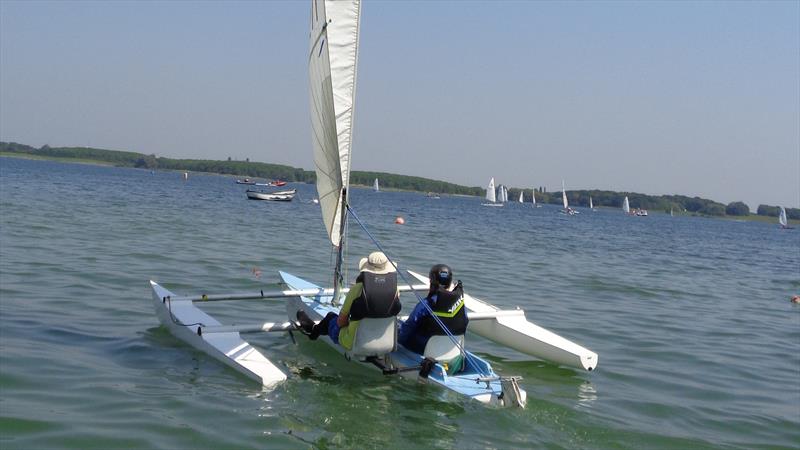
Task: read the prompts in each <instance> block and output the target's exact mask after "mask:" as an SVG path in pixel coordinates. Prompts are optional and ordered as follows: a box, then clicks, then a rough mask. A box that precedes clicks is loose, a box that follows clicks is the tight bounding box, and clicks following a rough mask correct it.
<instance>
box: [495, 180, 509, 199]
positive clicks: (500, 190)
mask: <svg viewBox="0 0 800 450" xmlns="http://www.w3.org/2000/svg"><path fill="white" fill-rule="evenodd" d="M497 201H498V203H508V190H507V189H506V187H505V186H503V185H502V184H501V185H500V186H498V187H497Z"/></svg>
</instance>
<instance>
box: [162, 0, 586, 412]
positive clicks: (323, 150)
mask: <svg viewBox="0 0 800 450" xmlns="http://www.w3.org/2000/svg"><path fill="white" fill-rule="evenodd" d="M360 15H361V4H360V2H359V1H353V0H351V1H332V0H313V2H312V9H311V36H310V51H309V52H308V54H307V57H308V60H309V63H308V65H309V72H310V76H309V81H310V83H309V85H310V90H311V93H310V94H311V95H310V96H309V97H310V100H311V108H310V109H311V125H312V130H313V136H314V139H313V146H314V160H315V166H316V175H317V180H316V183H317V192H318V194H319V202H320V209H321V214H322V219H323V222H324V225H325V230H326V231H327V235H328V239H329V240H330V242H331V243H332V244H333V246H334V248H335V249H336V252H335V254H336V256H335V259H336V261H335V268H334V270H333V288H324V287H320V286H317V285H315V284H312V283H310V282H308V281H305V280H302V279H300V278H298V277H296V276H294V275H291V274H288V273H286V272H279V276H280V278H281V279H282V280H283V284H284V285H285V287H286V288H285V289H283V290H270V291H268V290H261V291H258V292H253V293H236V294H226V295H209V294H201V295H194V296H178V295H176V294H174V293H172V292H170V291H168V290H167V289H165V288H163V287H161V286H160V285H158V284H157V283H155V282H152V281H151V286H152V289H153V296H152V297H153V304H154V306H155V309H156V313H157V315H158V318H159V321H160V322H161V323H162V325H163V326H164V327H166V328H168V329H169V330H170V332H171V333H172V334H173V335H174V336H176V337H178V338H179V339H181V340H183V341H185V342H187V343H188V344H190V345H192V346H194V347H195V348H197V349H199V350H201V351H203V352H205V353H207V354H208V355H210V356H212V357H214V358H216V359H218V360H219V361H221V362H223V363H225V364H227V365H229V366H230V367H232V368H234V369H236V370H237V371H239V372H241V373H243V374H245V375H246V376H248V377H250V378H252V379H255V380H258V381H259V382H261V383H262V384H263V385H265V386H274V385H275V384H277V383H280V382H281V381H283V380H285V379H286V375H285V373H284V371H283V370H282V369H281V368H279V367H278V366H276V365H275V364H273V363H272V362H271V361H270V360H268V359H267V358H266V357H265V356H264V355H263V354H262V353H261V352H260V351H259V350H257V349H256V348H254V347H253V346H251V345H250V344H249V343H248V342H246V341H244V340H242V339H241V336H240V333H245V332H287V331H293V330H298V329H299V328H300V327H299V324H298V323H297V313H298V311H303V312H305V313H306V314H307V315H308V316H309V317H310V318H311V319H312V320H314V321H319V320H320V319H322V318H323V317H325V315H326V314H327V313H329V312H338V311H339V308H340V307H341V297H342V295H344V294H345V293H346V292H347V291H348V288H346V287H344V273H343V267H342V265H343V260H344V249H345V248H346V237H347V230H348V227H347V221H348V218H350V219H352V220H355V221H356V222H357V223H358V224H359V226H361V227H362V228H364V229H365V230H366V227H365V226H364V224H363V223H362V222H361V221H360V219H359V218H358V215H357V214H356V212H355V210H354V208H353V207H352V205H350V203H349V189H348V188H349V186H350V162H351V156H352V155H351V142H352V130H353V128H352V125H353V107H354V101H355V82H356V62H357V61H356V60H357V58H356V56H357V55H358V39H359V17H360ZM490 185H491V187H492V188H493V187H494V186H493V185H494V181H492V182H491V183H490ZM490 191H491V192H494V191H493V189H490ZM487 198H488V194H487ZM300 231H302V230H299V232H300ZM368 235H369V237H370V239H371V240H372V241H373V243H374V244H375V246H376V247H379V248H380V245H379V243H378V241H376V240H375V239H374V237H373V236H372V234H371V233H368ZM298 238H302V236H298ZM381 250H382V251H383V249H382V248H381ZM444 251H445V253H446V250H444ZM286 256H290V255H286ZM442 257H443V258H447V256H446V254H442ZM323 263H324V262H322V261H321V262H320V263H319V264H320V266H322V265H323ZM298 264H300V263H298ZM385 264H386V265H389V264H391V266H392V267H393V268H394V269H395V270H396V269H397V264H396V263H395V262H394V261H392V259H391V258H390V259H388V261H386V262H385ZM303 267H305V268H306V269H307V267H306V265H305V264H304V265H303ZM393 273H396V274H397V275H398V276H400V277H402V278H403V280H405V283H406V284H404V285H398V288H397V289H398V290H399V291H401V292H414V293H415V296H416V298H417V301H423V300H422V297H421V296H420V295H419V294H417V293H416V292H417V291H419V292H423V293H424V292H427V291H428V285H427V277H422V276H418V275H417V274H414V273H411V272H409V275H410V276H411V277H413V278H418V279H419V283H418V284H415V285H412V284H410V282H409V279H408V278H407V277H406V275H404V272H401V271H397V272H393ZM529 295H530V293H529V292H520V293H519V297H520V298H521V299H525V298H528V297H529ZM507 297H508V296H506V298H504V301H506V302H508V300H509V299H508V298H507ZM275 298H283V299H285V300H286V313H287V315H288V317H289V320H288V321H287V322H283V323H271V322H268V323H257V324H249V325H232V326H226V325H222V324H221V323H219V322H217V321H216V320H215V319H214V318H213V317H211V316H209V315H208V314H206V313H205V312H203V311H202V310H201V309H200V308H198V307H197V306H195V304H194V302H200V303H205V302H211V301H225V300H254V301H259V300H265V299H275ZM462 298H463V299H464V303H463V305H464V307H466V308H467V312H468V315H469V321H470V325H469V331H470V332H475V333H477V334H480V335H482V336H484V337H486V338H487V339H490V340H492V341H494V342H496V343H498V344H499V345H504V346H508V347H510V348H512V349H515V350H518V351H520V352H522V353H525V354H529V355H533V356H535V357H537V358H541V359H546V360H548V361H553V362H555V363H557V364H563V365H568V366H573V367H577V368H580V369H583V370H593V369H594V368H595V367H596V366H597V354H596V353H594V352H592V351H590V350H587V349H585V348H583V347H581V346H579V345H577V344H575V343H573V342H571V341H568V340H566V339H564V338H562V337H560V336H558V335H556V334H554V333H552V332H549V331H547V330H545V329H543V328H540V327H538V326H536V325H534V324H532V323H531V322H529V321H528V320H527V319H526V318H525V313H524V311H522V310H520V309H510V310H500V309H498V308H495V307H494V306H492V305H490V304H488V303H486V302H483V301H480V300H478V299H475V298H473V297H469V296H467V295H464V297H462ZM423 304H426V303H423ZM399 320H402V318H399ZM437 323H438V325H439V326H440V327H441V330H442V331H443V332H445V334H446V336H435V337H436V338H437V339H435V340H434V339H431V341H429V344H428V347H433V348H431V349H430V352H429V351H428V350H429V349H428V348H426V349H425V353H424V354H418V353H415V352H412V351H410V350H408V349H405V348H404V347H402V346H399V345H398V344H397V334H396V332H397V326H398V318H396V317H394V316H390V317H385V318H369V317H365V318H364V319H362V320H361V321H360V325H359V326H358V332H357V333H356V336H355V338H354V343H353V346H352V349H350V350H347V349H345V348H344V347H342V346H340V345H338V344H334V343H333V342H332V341H331V340H330V339H329V338H328V337H327V336H320V339H319V341H322V342H324V343H326V344H329V345H330V346H331V347H333V349H334V350H335V351H337V352H339V353H343V354H344V355H345V359H346V360H347V361H350V362H353V363H359V364H362V365H363V366H365V367H369V368H372V369H378V370H380V371H381V373H383V374H384V375H396V374H399V373H402V372H412V373H413V372H417V373H418V374H419V376H418V377H417V376H412V377H404V379H407V380H412V381H416V380H422V381H425V382H426V383H427V384H428V385H433V386H438V387H441V388H442V389H445V390H448V391H450V392H452V393H455V394H459V395H461V396H462V397H463V398H468V399H474V400H477V401H479V402H482V403H486V404H491V405H497V406H517V407H524V406H525V401H526V398H527V394H526V393H525V391H524V390H523V389H522V388H521V387H520V385H519V382H518V381H519V377H501V376H500V375H498V374H497V373H495V372H494V370H493V369H492V367H491V364H490V363H489V362H488V361H487V360H485V359H483V358H481V357H480V356H478V355H475V354H474V353H471V352H469V351H467V350H466V348H465V345H466V344H465V342H466V341H465V340H464V336H454V335H453V334H452V333H450V332H449V330H448V328H447V327H446V326H444V324H443V323H441V321H437ZM438 338H441V339H438ZM484 348H485V347H484ZM451 358H457V359H459V360H460V361H461V362H462V363H459V364H458V366H455V367H454V366H451V367H448V365H447V364H446V361H447V360H449V359H451ZM331 367H333V366H331ZM459 367H460V368H459ZM189 369H190V368H187V373H188V372H189V371H190V370H189ZM349 381H351V380H349V378H348V377H345V379H344V380H343V381H342V382H349ZM352 382H353V383H357V380H355V381H352Z"/></svg>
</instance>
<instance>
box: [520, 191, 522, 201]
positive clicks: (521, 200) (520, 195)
mask: <svg viewBox="0 0 800 450" xmlns="http://www.w3.org/2000/svg"><path fill="white" fill-rule="evenodd" d="M519 202H520V203H522V191H519Z"/></svg>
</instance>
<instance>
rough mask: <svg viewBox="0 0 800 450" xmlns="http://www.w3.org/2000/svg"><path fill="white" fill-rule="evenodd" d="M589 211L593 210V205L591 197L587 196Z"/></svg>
mask: <svg viewBox="0 0 800 450" xmlns="http://www.w3.org/2000/svg"><path fill="white" fill-rule="evenodd" d="M589 209H594V205H593V204H592V196H591V195H590V196H589Z"/></svg>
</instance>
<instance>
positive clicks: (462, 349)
mask: <svg viewBox="0 0 800 450" xmlns="http://www.w3.org/2000/svg"><path fill="white" fill-rule="evenodd" d="M347 212H348V213H350V215H352V216H353V219H355V220H356V222H357V223H358V225H359V226H360V227H361V229H362V230H364V232H365V233H366V234H367V236H369V239H370V240H371V241H372V243H373V244H375V246H376V247H378V250H380V251H381V252H383V254H384V255H386V258H387V259H388V260H389V262H390V263H392V266H393V267H394V270H395V271H396V272H397V273H398V274H399V275H400V277H401V278H402V279H403V281H404V282H405V283H406V284H408V285H409V286H411V282H410V281H409V280H408V278H406V276H405V275H404V274H403V272H401V271H400V269H398V268H397V264H395V263H394V260H393V259H392V258H389V255H388V253H386V250H384V249H383V246H382V245H381V244H380V243H379V242H378V240H377V239H375V237H374V236H372V233H370V232H369V230H368V229H367V227H366V226H365V225H364V223H363V222H361V219H359V218H358V214H356V212H355V211H354V210H353V208H351V207H350V205H347ZM411 292H413V293H414V296H415V297H417V301H418V302H420V303H422V305H423V306H424V307H425V309H427V310H428V313H429V314H430V315H431V317H433V319H434V320H435V321H436V323H437V324H438V325H439V326H440V327H441V328H442V330H443V331H444V332H445V333H446V334H447V336H448V337H449V338H450V340H451V341H452V342H453V344H455V346H456V347H458V349H459V350H460V351H461V354H463V355H464V356H465V357H466V359H467V360H468V361H470V360H471V361H472V365H473V367H475V368H476V369H478V371H479V372H480V373H481V375H491V373H485V372H484V371H483V369H482V368H481V365H480V364H477V363H476V362H475V360H474V359H473V358H474V356H471V355H470V354H469V353H468V352H467V351H466V349H464V346H463V345H461V343H460V342H459V341H458V339H456V337H455V336H453V333H451V332H450V330H449V329H448V328H447V326H445V324H444V323H443V322H442V320H441V319H439V317H438V316H437V315H436V314H434V312H433V310H432V309H431V307H430V306H429V305H428V303H427V302H425V301H424V299H423V298H422V297H421V296H420V295H419V294H418V293H417V291H415V290H412V291H411Z"/></svg>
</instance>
